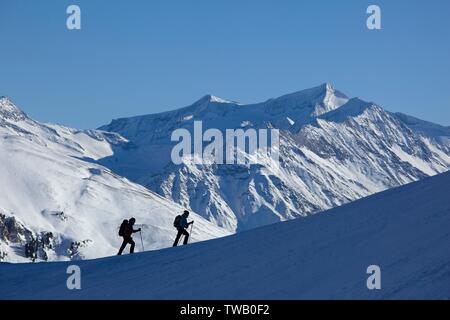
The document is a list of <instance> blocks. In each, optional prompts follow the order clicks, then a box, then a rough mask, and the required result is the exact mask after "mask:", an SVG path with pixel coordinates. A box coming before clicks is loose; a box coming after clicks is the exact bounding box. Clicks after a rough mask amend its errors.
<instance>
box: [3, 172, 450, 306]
mask: <svg viewBox="0 0 450 320" xmlns="http://www.w3.org/2000/svg"><path fill="white" fill-rule="evenodd" d="M449 185H450V172H447V173H443V174H439V175H437V176H435V177H431V178H426V179H424V180H422V181H419V182H415V183H411V184H408V185H406V186H401V187H399V188H394V189H391V190H387V191H384V192H381V193H378V194H375V195H372V196H369V197H367V198H364V199H360V200H358V201H355V202H353V203H350V204H347V205H344V206H342V207H339V208H334V209H331V210H330V211H327V212H324V213H321V214H317V215H314V216H310V217H307V218H305V219H296V220H293V221H288V222H283V223H277V224H273V225H270V226H265V227H262V228H257V229H254V230H250V231H247V232H242V233H238V234H235V235H232V236H229V237H224V238H221V239H215V240H210V241H204V242H201V243H196V244H193V245H192V246H187V247H179V248H170V249H164V250H160V251H155V252H145V253H138V254H135V255H132V256H122V257H109V258H104V259H99V260H90V261H80V262H77V263H76V264H77V265H78V266H79V267H80V269H81V288H82V289H81V290H68V289H67V288H66V281H67V278H68V275H67V273H66V270H67V267H68V266H69V265H70V264H73V262H65V263H45V264H43V263H40V264H0V283H1V285H0V300H1V299H188V300H195V299H230V300H236V299H247V300H254V299H289V300H291V299H449V298H450V272H449V271H450V270H449V269H450V249H449V243H450V197H449V196H448V186H449ZM180 262H182V266H181V264H180ZM372 265H376V266H379V268H380V272H381V274H380V281H381V283H380V285H381V290H368V288H367V280H368V278H369V274H368V273H367V269H368V267H369V266H372ZM180 268H182V270H183V271H182V272H180ZM24 275H26V277H24Z"/></svg>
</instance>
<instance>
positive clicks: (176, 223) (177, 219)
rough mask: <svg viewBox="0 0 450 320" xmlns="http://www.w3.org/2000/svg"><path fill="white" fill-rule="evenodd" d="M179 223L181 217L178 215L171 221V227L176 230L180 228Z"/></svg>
mask: <svg viewBox="0 0 450 320" xmlns="http://www.w3.org/2000/svg"><path fill="white" fill-rule="evenodd" d="M180 222H181V216H180V215H178V216H176V217H175V220H174V221H173V226H174V227H175V228H177V229H179V228H181V225H180Z"/></svg>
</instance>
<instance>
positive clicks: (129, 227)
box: [117, 218, 141, 256]
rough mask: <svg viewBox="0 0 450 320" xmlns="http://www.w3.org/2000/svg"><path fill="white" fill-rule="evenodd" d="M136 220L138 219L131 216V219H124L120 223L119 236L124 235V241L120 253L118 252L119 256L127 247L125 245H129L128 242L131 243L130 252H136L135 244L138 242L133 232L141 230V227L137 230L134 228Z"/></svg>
mask: <svg viewBox="0 0 450 320" xmlns="http://www.w3.org/2000/svg"><path fill="white" fill-rule="evenodd" d="M135 222H136V219H135V218H131V219H130V220H129V221H128V220H123V222H122V224H121V225H120V228H119V236H121V237H123V242H122V246H121V247H120V250H119V253H118V254H117V255H118V256H120V255H121V254H122V252H123V250H124V249H125V247H126V246H127V244H130V245H131V246H130V253H133V252H134V246H135V245H136V244H135V242H134V240H133V238H132V237H131V236H132V235H133V233H136V232H140V231H141V228H139V229H137V230H134V229H133V225H134V223H135Z"/></svg>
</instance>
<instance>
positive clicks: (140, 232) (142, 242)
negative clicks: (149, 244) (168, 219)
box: [139, 230, 145, 252]
mask: <svg viewBox="0 0 450 320" xmlns="http://www.w3.org/2000/svg"><path fill="white" fill-rule="evenodd" d="M139 235H140V236H141V244H142V252H144V251H145V248H144V241H142V230H141V231H139Z"/></svg>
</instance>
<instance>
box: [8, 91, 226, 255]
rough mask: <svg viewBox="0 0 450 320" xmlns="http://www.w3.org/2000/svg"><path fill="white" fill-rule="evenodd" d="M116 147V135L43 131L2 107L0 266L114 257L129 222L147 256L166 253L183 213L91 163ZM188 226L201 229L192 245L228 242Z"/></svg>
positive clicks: (210, 230)
mask: <svg viewBox="0 0 450 320" xmlns="http://www.w3.org/2000/svg"><path fill="white" fill-rule="evenodd" d="M119 145H120V146H123V147H126V146H127V145H128V143H127V141H126V140H125V139H124V138H122V137H120V136H119V135H117V134H111V133H106V132H100V131H93V130H92V131H78V130H75V129H70V128H65V127H62V126H58V125H48V124H41V123H38V122H36V121H34V120H32V119H30V118H29V117H27V116H26V115H25V114H24V113H23V112H22V111H20V110H19V109H18V108H17V107H16V106H14V104H13V103H12V102H11V101H10V100H9V99H7V98H2V99H0V163H1V166H0V177H1V183H0V260H4V261H30V259H32V258H36V260H38V261H39V260H68V259H80V258H96V257H103V256H108V255H113V254H115V253H117V248H118V246H120V238H119V237H118V235H117V230H118V226H119V225H120V223H121V222H122V220H123V219H125V218H130V217H131V216H134V217H135V218H136V219H137V223H138V224H143V225H144V226H143V228H144V232H143V234H142V235H143V241H144V245H145V247H146V249H155V248H162V247H166V246H170V245H171V244H172V242H173V238H174V228H173V226H172V222H173V219H174V216H175V215H176V214H179V213H180V212H182V210H183V208H182V207H180V206H179V205H176V204H175V203H173V202H170V201H168V200H166V199H163V198H162V197H160V196H159V195H157V194H155V193H153V192H150V191H149V190H147V189H145V188H144V187H142V186H140V185H137V184H135V183H132V182H130V181H128V180H127V179H125V178H122V177H120V176H118V175H116V174H115V173H113V172H111V170H109V169H107V168H105V167H102V166H100V165H98V164H94V163H92V162H91V161H93V160H94V159H98V158H101V157H105V156H107V155H109V154H111V153H112V146H115V147H118V146H119ZM193 219H195V220H196V223H197V224H198V227H199V228H201V229H202V232H201V233H200V232H199V230H195V229H194V237H193V240H194V241H199V240H205V239H210V238H212V237H217V236H223V235H226V234H228V232H226V231H225V230H222V229H220V228H218V227H216V226H214V225H212V224H211V223H209V222H207V221H205V220H204V219H202V218H201V217H199V216H197V215H195V214H193ZM197 224H196V225H197ZM135 239H136V240H138V241H137V244H138V245H137V249H138V250H141V244H140V239H139V235H138V236H137V238H135ZM27 247H28V248H31V251H32V253H33V254H32V255H31V256H30V255H28V257H26V256H27V255H26V254H25V251H26V250H25V248H27Z"/></svg>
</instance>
